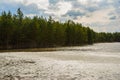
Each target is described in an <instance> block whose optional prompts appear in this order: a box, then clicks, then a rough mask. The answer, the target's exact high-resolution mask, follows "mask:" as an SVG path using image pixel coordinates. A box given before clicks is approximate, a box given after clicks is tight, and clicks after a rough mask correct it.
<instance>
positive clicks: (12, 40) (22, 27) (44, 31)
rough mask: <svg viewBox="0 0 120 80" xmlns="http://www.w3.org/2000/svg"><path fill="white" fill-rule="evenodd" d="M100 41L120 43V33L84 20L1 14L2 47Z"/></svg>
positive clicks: (0, 41)
mask: <svg viewBox="0 0 120 80" xmlns="http://www.w3.org/2000/svg"><path fill="white" fill-rule="evenodd" d="M97 42H120V33H119V32H115V33H105V32H101V33H98V32H95V31H93V30H92V29H90V28H89V27H85V26H83V25H82V24H80V23H74V22H73V21H71V20H68V21H66V22H64V23H60V22H58V21H55V20H53V19H52V17H49V19H46V18H43V17H42V16H41V17H38V16H34V17H33V18H30V17H26V16H24V14H23V12H22V11H21V10H20V8H19V9H18V10H17V14H14V15H12V13H11V12H10V11H9V12H5V11H3V12H2V13H1V15H0V49H15V48H40V47H58V46H76V45H77V46H78V45H85V44H93V43H97Z"/></svg>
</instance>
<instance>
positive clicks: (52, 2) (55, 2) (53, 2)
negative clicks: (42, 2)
mask: <svg viewBox="0 0 120 80" xmlns="http://www.w3.org/2000/svg"><path fill="white" fill-rule="evenodd" d="M59 1H60V0H49V3H50V4H53V5H55V4H57V3H58V2H59Z"/></svg>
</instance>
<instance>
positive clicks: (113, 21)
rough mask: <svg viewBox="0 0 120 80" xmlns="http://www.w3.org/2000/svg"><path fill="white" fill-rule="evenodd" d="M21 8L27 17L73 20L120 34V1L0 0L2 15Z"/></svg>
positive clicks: (102, 30)
mask: <svg viewBox="0 0 120 80" xmlns="http://www.w3.org/2000/svg"><path fill="white" fill-rule="evenodd" d="M18 8H21V10H22V11H23V13H24V14H25V15H26V16H30V17H32V16H35V15H38V16H44V17H48V16H52V17H53V18H54V19H55V20H59V21H61V22H64V21H66V20H69V19H70V20H73V21H75V22H79V23H82V24H83V25H85V26H90V27H91V28H92V29H93V30H95V31H97V32H120V0H0V13H1V12H2V11H4V10H5V11H8V10H10V11H11V12H12V13H16V10H17V9H18Z"/></svg>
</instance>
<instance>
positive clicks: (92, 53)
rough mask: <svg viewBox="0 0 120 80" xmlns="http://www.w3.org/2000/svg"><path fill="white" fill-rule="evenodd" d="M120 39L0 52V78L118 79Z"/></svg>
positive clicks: (3, 79)
mask: <svg viewBox="0 0 120 80" xmlns="http://www.w3.org/2000/svg"><path fill="white" fill-rule="evenodd" d="M119 46H120V43H100V44H94V45H88V46H82V47H79V46H76V47H62V48H56V50H57V51H52V52H10V53H0V80H120V47H119Z"/></svg>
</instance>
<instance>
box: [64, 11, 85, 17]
mask: <svg viewBox="0 0 120 80" xmlns="http://www.w3.org/2000/svg"><path fill="white" fill-rule="evenodd" d="M65 15H69V16H74V17H77V16H84V15H85V13H84V12H80V11H74V10H71V11H68V12H67V13H66V14H65Z"/></svg>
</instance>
